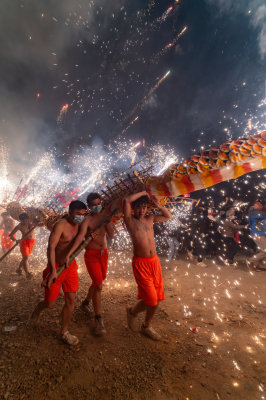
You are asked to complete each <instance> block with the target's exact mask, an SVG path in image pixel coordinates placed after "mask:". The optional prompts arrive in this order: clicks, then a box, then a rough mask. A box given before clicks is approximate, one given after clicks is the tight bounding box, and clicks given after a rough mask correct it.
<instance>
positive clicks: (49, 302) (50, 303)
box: [45, 300, 55, 308]
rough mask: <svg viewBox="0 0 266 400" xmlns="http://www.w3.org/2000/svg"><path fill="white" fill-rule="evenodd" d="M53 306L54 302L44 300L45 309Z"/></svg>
mask: <svg viewBox="0 0 266 400" xmlns="http://www.w3.org/2000/svg"><path fill="white" fill-rule="evenodd" d="M54 305H55V300H53V301H46V300H45V306H46V307H47V308H53V307H54Z"/></svg>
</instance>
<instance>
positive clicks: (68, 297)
mask: <svg viewBox="0 0 266 400" xmlns="http://www.w3.org/2000/svg"><path fill="white" fill-rule="evenodd" d="M75 295H76V293H65V304H64V307H63V309H62V314H61V316H62V326H61V333H62V335H63V334H64V333H65V332H66V331H68V326H69V323H70V321H71V318H72V315H73V311H74V304H75Z"/></svg>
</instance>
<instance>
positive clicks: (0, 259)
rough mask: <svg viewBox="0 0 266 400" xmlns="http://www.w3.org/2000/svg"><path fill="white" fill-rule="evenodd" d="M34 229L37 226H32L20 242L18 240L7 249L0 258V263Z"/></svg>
mask: <svg viewBox="0 0 266 400" xmlns="http://www.w3.org/2000/svg"><path fill="white" fill-rule="evenodd" d="M36 227H37V225H34V226H33V227H32V228H31V229H30V230H29V231H28V232H27V233H25V235H23V236H22V238H21V240H20V241H19V242H16V243H15V244H14V246H12V247H11V249H9V250H8V251H7V252H6V253H5V254H4V255H3V256H2V257H1V258H0V262H1V261H3V260H4V259H5V258H6V256H8V254H10V253H11V252H12V251H13V250H14V249H15V247H17V245H18V244H19V243H20V242H22V240H24V239H25V238H26V236H27V235H28V234H29V233H31V232H32V231H33V230H34V229H35V228H36Z"/></svg>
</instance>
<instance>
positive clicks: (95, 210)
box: [91, 204, 103, 214]
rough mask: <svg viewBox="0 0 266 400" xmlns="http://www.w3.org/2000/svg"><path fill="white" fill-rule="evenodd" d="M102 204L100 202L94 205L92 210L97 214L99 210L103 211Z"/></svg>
mask: <svg viewBox="0 0 266 400" xmlns="http://www.w3.org/2000/svg"><path fill="white" fill-rule="evenodd" d="M102 208H103V207H102V206H101V204H98V206H93V207H91V211H92V212H93V213H95V214H97V213H99V212H101V211H102Z"/></svg>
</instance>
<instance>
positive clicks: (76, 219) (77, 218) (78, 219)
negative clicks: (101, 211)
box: [73, 215, 85, 225]
mask: <svg viewBox="0 0 266 400" xmlns="http://www.w3.org/2000/svg"><path fill="white" fill-rule="evenodd" d="M84 218H85V217H84V215H75V217H74V218H73V222H74V224H77V225H80V224H81V223H82V222H83V220H84Z"/></svg>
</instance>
